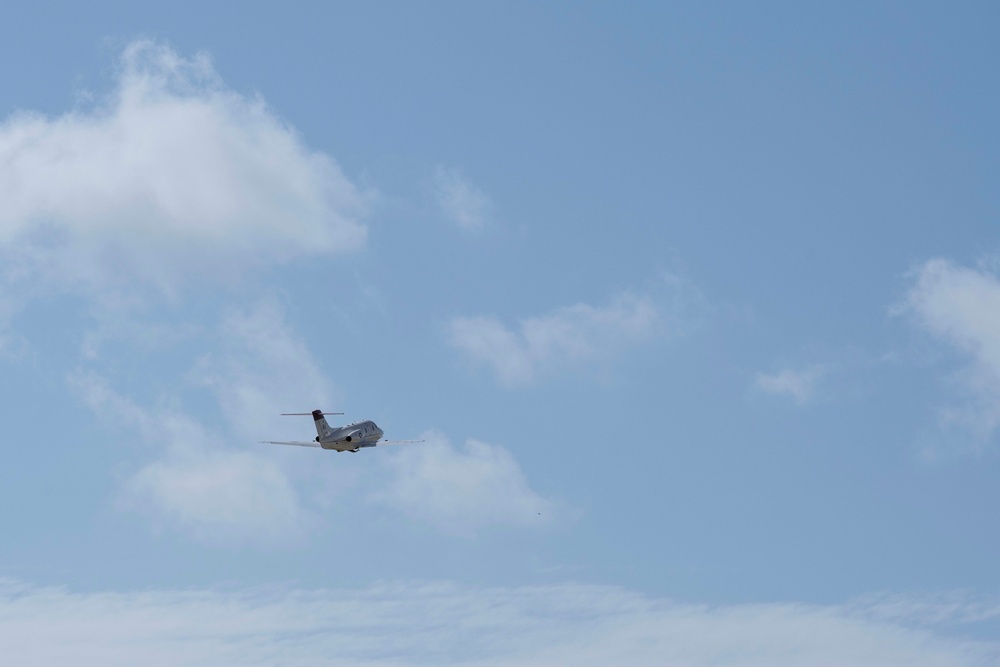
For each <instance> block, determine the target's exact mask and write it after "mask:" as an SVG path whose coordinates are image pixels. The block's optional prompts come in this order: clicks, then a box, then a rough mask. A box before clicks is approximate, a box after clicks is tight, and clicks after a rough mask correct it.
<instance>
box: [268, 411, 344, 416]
mask: <svg viewBox="0 0 1000 667" xmlns="http://www.w3.org/2000/svg"><path fill="white" fill-rule="evenodd" d="M317 412H319V411H318V410H317ZM313 414H314V413H312V412H282V413H281V416H282V417H310V416H312V415H313ZM320 414H321V415H342V414H344V413H343V412H320Z"/></svg>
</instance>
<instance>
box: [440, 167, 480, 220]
mask: <svg viewBox="0 0 1000 667" xmlns="http://www.w3.org/2000/svg"><path fill="white" fill-rule="evenodd" d="M434 194H435V197H436V198H437V202H438V205H440V206H441V208H442V209H443V210H444V212H445V214H446V215H447V216H448V218H449V219H450V220H451V221H452V222H454V223H455V224H456V225H458V226H459V228H461V229H462V230H464V231H466V232H476V231H479V230H481V229H483V228H484V227H485V226H486V224H487V222H488V221H489V218H490V211H491V210H492V208H493V203H492V202H491V201H490V198H489V197H488V196H487V195H486V193H485V192H483V191H482V190H480V189H479V188H477V187H476V186H475V185H473V184H472V183H470V182H469V180H468V179H467V178H466V177H465V175H464V174H462V172H461V171H459V170H457V169H446V168H444V167H438V168H437V170H436V171H435V172H434Z"/></svg>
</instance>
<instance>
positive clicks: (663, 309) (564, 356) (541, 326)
mask: <svg viewBox="0 0 1000 667" xmlns="http://www.w3.org/2000/svg"><path fill="white" fill-rule="evenodd" d="M668 284H669V288H670V292H671V293H670V296H669V298H668V301H669V303H667V304H666V305H664V304H663V303H661V301H660V300H658V299H654V298H653V297H652V296H649V295H645V294H633V293H630V292H626V293H624V294H621V295H619V296H617V297H615V298H614V299H613V300H612V301H611V303H609V304H608V305H606V306H592V305H590V304H586V303H579V304H576V305H573V306H566V307H562V308H557V309H556V310H554V311H552V312H551V313H547V314H544V315H538V316H536V317H529V318H525V319H523V320H521V321H520V322H518V323H517V325H515V326H508V325H506V324H504V323H503V322H501V321H500V320H499V319H498V318H496V317H493V316H489V315H483V316H477V317H454V318H452V319H451V321H450V322H449V323H448V341H449V343H450V344H451V345H452V346H453V347H455V348H457V349H458V350H460V351H461V352H462V353H463V354H464V355H465V356H466V357H467V358H468V359H469V360H470V361H472V362H473V363H475V364H483V365H486V366H488V367H489V368H491V369H492V370H493V372H494V373H495V374H496V377H497V380H499V382H500V383H501V384H503V385H506V386H515V385H523V384H529V383H531V382H532V381H534V380H536V379H538V377H539V376H542V375H545V374H547V373H550V372H554V371H557V370H562V369H566V368H572V367H577V366H582V365H586V364H589V363H593V362H598V361H602V360H606V359H608V358H610V357H611V356H613V355H614V354H615V353H616V352H618V351H620V350H621V349H622V348H625V347H627V346H629V345H633V344H636V343H639V342H642V341H644V340H649V339H651V338H654V337H659V336H676V335H678V334H680V333H682V332H684V331H685V330H687V329H688V328H689V327H690V324H691V318H692V317H693V313H692V312H690V309H689V308H688V305H689V302H691V301H698V300H700V296H698V295H697V294H695V290H694V288H693V287H691V286H690V285H689V284H687V283H686V282H685V281H682V280H680V279H677V278H674V277H670V279H669V281H668Z"/></svg>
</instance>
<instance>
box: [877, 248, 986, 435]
mask: <svg viewBox="0 0 1000 667" xmlns="http://www.w3.org/2000/svg"><path fill="white" fill-rule="evenodd" d="M896 311H897V312H905V313H909V314H910V315H912V316H913V317H914V318H915V320H916V322H917V323H918V325H919V326H921V327H922V328H923V329H925V330H926V331H928V332H930V333H931V334H933V335H935V336H937V337H938V338H940V339H942V340H944V341H946V342H948V343H949V344H951V345H952V346H953V347H954V348H955V349H956V350H958V351H959V352H961V353H962V354H964V355H966V356H967V357H968V358H969V361H970V363H969V366H968V367H967V368H966V369H965V370H964V371H963V372H962V373H960V374H959V375H958V378H957V379H958V380H959V382H960V383H961V385H962V386H963V387H964V389H965V391H966V392H967V394H968V400H967V401H966V402H965V403H964V404H963V405H960V406H958V407H955V408H951V409H948V410H945V411H944V412H943V413H942V415H943V418H944V420H945V421H946V422H947V423H954V424H959V425H961V426H963V427H965V428H967V429H969V430H970V431H971V432H972V433H974V434H975V435H976V436H978V437H980V438H986V437H988V436H990V435H991V434H993V433H994V432H995V431H996V429H997V427H998V426H1000V281H998V280H997V276H996V275H995V274H994V273H993V272H991V271H988V270H979V269H970V268H966V267H962V266H957V265H955V264H953V263H952V262H949V261H948V260H944V259H933V260H930V261H928V262H926V263H925V264H924V265H923V266H921V267H920V268H919V269H918V270H917V271H916V272H915V280H914V285H913V287H912V288H911V289H910V292H909V293H908V295H907V298H906V300H905V302H904V303H903V304H902V305H900V306H898V307H897V308H896Z"/></svg>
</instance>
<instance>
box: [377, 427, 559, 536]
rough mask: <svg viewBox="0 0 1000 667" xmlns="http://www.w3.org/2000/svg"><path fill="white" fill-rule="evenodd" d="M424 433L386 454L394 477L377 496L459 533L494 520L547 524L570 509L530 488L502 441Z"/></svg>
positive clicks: (444, 528)
mask: <svg viewBox="0 0 1000 667" xmlns="http://www.w3.org/2000/svg"><path fill="white" fill-rule="evenodd" d="M424 438H425V440H426V442H423V443H420V444H415V445H412V446H407V447H406V448H405V449H403V450H402V451H399V452H396V453H394V455H392V456H389V457H387V458H386V459H385V460H386V465H387V466H388V467H389V470H390V479H389V480H388V481H387V482H385V484H384V486H383V488H381V490H379V491H377V492H376V493H374V494H372V498H373V499H374V500H376V501H377V502H379V503H381V504H385V505H387V506H389V507H392V508H393V509H395V510H397V511H399V512H402V513H403V514H406V515H408V516H411V517H415V518H418V519H421V520H423V521H427V522H429V523H431V524H434V525H436V526H437V527H439V528H441V529H443V530H444V531H446V532H451V533H455V534H459V535H471V534H473V533H474V532H475V531H476V530H477V529H480V528H483V527H486V526H493V525H509V526H534V525H543V524H547V523H549V522H551V521H552V520H553V519H555V518H557V517H558V516H565V515H567V514H568V511H567V510H566V508H565V507H564V506H563V505H561V504H560V503H557V502H554V501H551V500H547V499H545V498H543V497H542V496H539V495H538V494H537V493H535V492H534V491H533V490H532V489H531V487H530V486H529V485H528V481H527V479H526V478H525V476H524V473H523V472H522V471H521V468H520V466H519V465H518V463H517V461H516V460H515V459H514V457H513V456H512V455H511V453H510V452H509V451H507V450H506V449H504V448H503V447H500V446H499V445H490V444H487V443H485V442H480V441H478V440H467V441H466V442H465V446H464V447H463V448H462V449H458V448H455V447H453V446H452V445H451V443H450V442H448V440H447V439H446V438H445V437H444V436H442V435H440V434H435V433H430V434H425V436H424Z"/></svg>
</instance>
